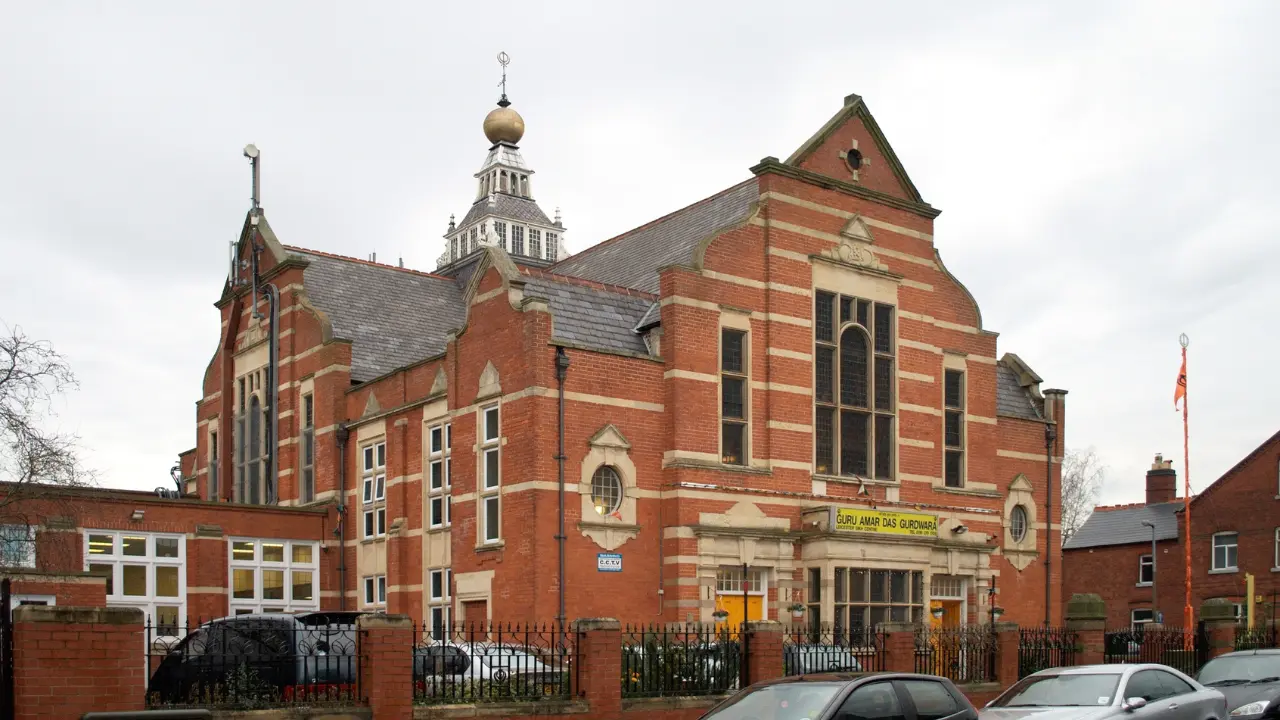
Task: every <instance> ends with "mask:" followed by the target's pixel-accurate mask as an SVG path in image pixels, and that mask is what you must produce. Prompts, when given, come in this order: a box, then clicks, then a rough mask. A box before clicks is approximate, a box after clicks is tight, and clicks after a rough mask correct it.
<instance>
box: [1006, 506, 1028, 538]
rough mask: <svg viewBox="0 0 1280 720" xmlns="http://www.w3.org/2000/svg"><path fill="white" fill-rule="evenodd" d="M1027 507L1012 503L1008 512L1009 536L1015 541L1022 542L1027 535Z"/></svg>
mask: <svg viewBox="0 0 1280 720" xmlns="http://www.w3.org/2000/svg"><path fill="white" fill-rule="evenodd" d="M1028 526H1029V523H1028V522H1027V509H1026V508H1025V507H1023V506H1022V505H1014V506H1013V511H1012V512H1010V513H1009V536H1010V537H1012V538H1013V541H1014V542H1016V543H1020V542H1022V541H1023V540H1024V539H1026V537H1027V527H1028Z"/></svg>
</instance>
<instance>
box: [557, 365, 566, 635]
mask: <svg viewBox="0 0 1280 720" xmlns="http://www.w3.org/2000/svg"><path fill="white" fill-rule="evenodd" d="M568 375H569V356H568V355H567V354H565V351H564V348H562V347H557V348H556V386H557V392H558V395H559V399H558V400H559V430H558V432H557V449H556V464H557V465H558V472H559V481H558V482H559V495H560V518H559V522H560V529H559V532H558V533H557V534H556V543H557V544H558V545H559V550H560V582H559V585H560V588H559V590H560V609H559V612H558V613H557V615H556V620H557V622H558V623H559V625H560V633H561V636H562V640H563V634H564V623H565V609H564V582H565V577H564V543H565V540H566V538H565V534H564V460H565V457H564V381H565V378H566V377H568Z"/></svg>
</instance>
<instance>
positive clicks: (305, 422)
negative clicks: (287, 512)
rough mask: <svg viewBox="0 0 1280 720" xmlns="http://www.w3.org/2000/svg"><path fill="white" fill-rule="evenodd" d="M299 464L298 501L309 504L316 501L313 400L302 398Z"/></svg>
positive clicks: (309, 396) (311, 398)
mask: <svg viewBox="0 0 1280 720" xmlns="http://www.w3.org/2000/svg"><path fill="white" fill-rule="evenodd" d="M300 439H301V447H300V448H299V450H300V452H301V455H302V456H301V458H300V459H301V462H300V463H299V473H298V501H299V502H302V503H309V502H311V501H312V500H315V499H316V423H315V398H314V397H313V396H312V395H311V394H310V393H308V394H306V395H303V396H302V437H301V438H300Z"/></svg>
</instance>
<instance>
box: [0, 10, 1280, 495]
mask: <svg viewBox="0 0 1280 720" xmlns="http://www.w3.org/2000/svg"><path fill="white" fill-rule="evenodd" d="M0 5H2V6H3V17H4V20H3V22H0V103H2V107H3V110H2V111H0V138H3V141H2V142H3V145H4V158H3V161H0V228H2V229H0V321H3V322H4V323H7V324H8V325H11V326H12V325H21V326H22V327H23V329H24V330H25V331H26V332H28V333H30V334H31V335H33V336H35V337H38V338H42V339H46V340H49V341H51V342H52V343H53V344H54V345H55V346H56V347H57V349H59V350H60V351H62V352H63V353H65V354H66V355H67V356H68V357H69V358H70V361H71V362H72V364H73V366H74V369H75V371H76V373H77V374H78V376H79V378H80V380H81V389H80V390H79V391H78V392H76V393H75V394H73V395H71V396H69V397H67V398H66V399H65V401H64V402H63V403H61V405H60V415H59V417H58V419H57V422H59V423H60V424H61V426H62V427H64V428H66V429H69V430H73V431H75V432H78V433H79V434H80V435H81V437H82V438H83V442H84V445H85V448H86V456H87V460H88V462H89V463H90V464H91V465H92V466H94V467H96V468H98V469H99V470H100V471H101V472H102V473H103V482H104V484H106V485H109V486H113V487H127V488H138V489H151V488H153V487H157V486H166V487H168V486H170V482H169V478H168V470H169V467H170V466H171V465H172V464H173V463H174V462H175V460H176V457H177V454H178V452H180V451H182V450H185V449H187V448H189V447H192V446H193V445H194V444H195V428H194V419H195V404H194V403H195V401H196V400H197V399H198V398H199V397H200V392H201V377H202V374H203V371H204V369H205V366H206V365H207V364H208V362H209V358H210V357H211V356H212V353H213V351H214V348H215V346H216V344H217V341H218V312H217V311H216V310H215V309H214V307H213V302H214V301H216V300H217V299H218V296H219V293H220V290H221V286H222V282H223V278H224V277H225V273H226V259H227V254H228V244H229V243H230V242H232V241H233V240H235V239H236V236H237V233H238V231H239V229H240V226H241V223H242V221H243V219H244V214H245V211H246V209H247V206H248V196H249V169H248V165H247V163H246V161H245V160H244V158H243V157H242V156H241V148H242V147H243V146H244V145H245V144H246V143H248V142H253V143H256V144H257V145H258V147H259V148H261V149H262V153H263V183H262V185H263V206H264V207H265V208H266V211H267V215H268V217H269V218H270V219H271V223H272V227H273V228H274V229H275V230H276V231H277V233H278V235H279V236H280V238H281V239H282V240H283V241H284V242H285V243H287V244H292V245H301V246H305V247H310V248H315V249H319V250H325V251H329V252H335V253H342V254H348V255H353V256H357V257H366V256H368V255H369V253H372V252H377V253H378V258H379V260H384V261H392V262H394V261H395V259H396V258H398V257H401V256H402V257H403V258H404V261H405V263H406V264H407V265H409V266H411V267H415V268H419V269H426V270H430V269H434V267H435V259H436V257H437V256H438V255H439V254H440V253H441V251H442V250H443V241H442V239H441V234H442V233H443V232H444V230H445V227H446V224H447V223H448V219H449V215H450V213H457V214H458V215H459V216H461V215H462V214H463V213H465V212H466V208H467V206H468V204H469V203H470V201H471V199H472V193H473V191H474V186H473V180H472V178H471V176H472V174H473V173H474V172H475V171H476V170H478V169H479V167H480V164H481V161H482V160H483V159H484V156H485V153H486V150H487V143H486V141H485V139H484V137H483V135H482V133H481V130H480V124H481V120H482V119H483V118H484V116H485V114H486V113H487V112H488V111H489V110H490V109H491V108H492V107H493V103H494V101H495V100H496V99H497V97H498V88H497V82H498V66H497V63H496V61H495V60H494V56H495V55H496V54H497V52H498V51H499V50H505V51H506V52H507V53H509V54H510V55H511V58H512V62H511V67H510V73H509V89H508V93H509V95H510V97H511V99H512V101H513V102H514V105H515V107H516V108H517V109H518V110H519V111H520V112H521V114H523V116H524V118H525V121H526V125H527V131H526V134H525V138H524V141H523V142H522V143H521V147H522V150H523V152H524V157H525V159H526V161H528V162H529V163H530V164H531V165H532V167H533V168H534V169H535V170H536V171H537V173H538V174H537V176H536V178H535V180H534V194H535V196H536V198H537V199H538V200H539V202H540V203H541V204H542V206H543V207H544V209H545V210H546V211H547V212H548V213H550V212H552V211H553V210H554V208H556V207H560V208H562V209H563V213H564V221H565V224H566V226H567V227H568V229H569V230H568V233H567V236H566V240H567V243H568V246H569V249H570V250H572V251H576V250H581V249H582V248H584V247H586V246H589V245H592V244H595V243H597V242H599V241H600V240H603V239H605V238H608V237H611V236H613V235H615V234H617V233H619V232H622V231H625V230H627V229H629V228H631V227H634V226H636V225H638V224H641V223H644V222H646V221H648V220H651V219H653V218H655V217H658V216H660V215H663V214H665V213H668V212H670V211H672V210H675V209H677V208H679V207H682V206H684V205H686V204H688V203H690V202H692V201H695V200H698V199H700V198H702V197H705V196H707V195H710V194H712V193H714V192H716V191H718V190H720V189H723V188H724V187H726V186H728V185H730V184H732V183H735V182H737V181H739V180H742V179H744V178H746V177H748V175H749V173H748V171H747V168H748V167H750V166H751V165H753V164H755V163H756V162H757V161H758V160H760V158H762V157H765V156H768V155H773V156H777V157H780V158H785V157H786V156H787V155H788V154H790V153H791V152H792V151H793V150H794V149H795V148H796V147H798V146H799V145H800V144H801V143H802V142H803V141H804V140H805V139H806V138H808V137H809V136H810V135H811V134H812V133H813V132H815V131H816V130H817V129H818V128H819V127H820V126H821V125H822V124H823V123H824V122H825V121H826V120H827V119H828V118H829V117H830V116H831V115H832V114H833V113H834V112H836V111H837V110H838V109H839V108H840V105H841V102H842V98H843V97H844V96H845V95H847V94H849V93H858V94H860V95H862V96H863V97H864V98H865V100H866V102H867V104H868V106H869V107H870V109H871V112H872V113H873V114H874V115H875V116H876V118H877V120H878V121H879V123H880V126H881V127H882V128H883V129H884V131H885V133H886V135H887V136H888V138H889V141H890V142H891V143H892V144H893V146H894V148H895V149H896V151H897V153H898V155H899V156H900V157H901V159H902V161H903V163H904V164H905V166H906V168H907V171H908V172H909V173H910V175H911V177H912V179H913V180H914V181H915V184H916V186H917V187H918V188H919V189H920V191H921V193H922V194H923V195H924V197H925V199H926V200H927V201H929V202H930V203H932V204H933V205H934V206H935V207H938V208H940V209H941V210H942V211H943V213H942V215H941V216H940V217H939V218H938V220H937V224H936V236H935V241H936V245H937V247H938V249H939V251H940V252H941V254H942V256H943V258H944V259H945V261H946V262H947V265H948V267H949V268H950V269H951V270H952V271H953V272H954V273H955V274H956V275H957V277H959V278H960V279H961V280H962V281H963V282H964V283H965V284H966V285H967V286H968V288H969V289H970V290H971V291H972V292H973V294H974V295H975V296H976V297H977V299H978V302H979V303H980V305H981V307H982V312H983V320H984V323H985V325H986V327H987V328H989V329H993V330H996V331H998V332H1000V334H1001V335H1000V340H999V344H1000V351H1001V352H1016V353H1018V354H1019V355H1021V356H1022V358H1023V359H1024V360H1026V361H1027V362H1028V363H1029V364H1031V366H1032V367H1033V368H1035V369H1036V370H1037V371H1038V372H1039V373H1040V374H1041V375H1042V376H1043V377H1044V379H1045V382H1046V384H1047V386H1050V387H1062V388H1066V389H1068V390H1069V391H1070V395H1069V396H1068V398H1067V402H1068V414H1069V415H1068V417H1069V420H1068V430H1067V444H1068V446H1069V447H1071V448H1081V449H1083V448H1088V447H1090V446H1092V447H1094V448H1096V450H1097V452H1098V454H1099V455H1100V457H1101V458H1102V460H1103V462H1104V463H1105V464H1106V465H1107V466H1108V474H1107V482H1106V484H1105V486H1104V490H1103V501H1104V502H1109V503H1110V502H1127V501H1135V500H1139V499H1141V496H1142V487H1143V474H1144V472H1145V470H1146V468H1147V467H1148V466H1149V465H1150V463H1151V458H1152V455H1153V454H1154V453H1156V452H1163V453H1165V455H1166V457H1173V458H1175V459H1177V461H1178V462H1177V467H1178V470H1179V475H1181V469H1182V464H1181V457H1182V452H1181V451H1182V434H1181V432H1182V431H1181V423H1180V415H1179V414H1177V413H1175V411H1174V409H1173V403H1172V394H1173V383H1174V377H1175V375H1176V372H1177V367H1178V343H1177V338H1178V334H1179V333H1181V332H1186V333H1187V334H1188V335H1190V337H1191V349H1190V352H1191V363H1190V378H1191V379H1190V383H1191V411H1192V414H1191V434H1192V461H1193V462H1192V481H1193V486H1194V489H1196V490H1199V489H1200V488H1203V487H1204V486H1205V485H1206V484H1207V483H1208V482H1210V481H1212V480H1213V479H1215V478H1216V477H1217V476H1218V475H1220V474H1221V473H1222V472H1224V471H1225V470H1226V469H1228V468H1229V467H1230V466H1231V465H1233V464H1234V463H1235V462H1237V461H1238V460H1239V459H1240V458H1242V457H1243V456H1244V455H1245V454H1246V453H1248V452H1249V451H1250V450H1252V449H1253V448H1254V447H1255V446H1257V445H1258V444H1259V443H1260V442H1261V441H1262V440H1264V439H1265V438H1267V437H1269V436H1270V435H1271V434H1272V433H1273V432H1275V431H1276V430H1277V429H1280V428H1278V426H1277V421H1276V419H1277V412H1276V408H1277V406H1278V404H1280V377H1278V376H1277V372H1276V370H1275V367H1276V358H1277V357H1278V356H1280V339H1278V338H1277V335H1278V333H1277V329H1276V321H1275V316H1276V311H1275V309H1276V307H1277V301H1280V283H1276V282H1274V281H1270V280H1268V278H1269V277H1271V276H1273V275H1274V273H1275V272H1276V270H1275V269H1276V267H1278V266H1280V242H1277V241H1278V240H1280V237H1278V233H1277V230H1278V229H1280V221H1278V220H1277V219H1276V214H1275V213H1274V212H1272V211H1271V209H1272V208H1273V207H1274V204H1275V199H1276V197H1277V196H1280V180H1277V177H1278V176H1280V173H1277V171H1276V168H1277V166H1278V165H1280V141H1278V140H1277V138H1278V137H1280V135H1278V134H1277V132H1276V128H1277V127H1280V51H1278V50H1277V45H1276V43H1275V42H1274V34H1275V29H1276V28H1277V27H1280V3H1275V2H1267V1H1265V0H1263V1H1259V2H1253V3H1249V2H1224V3H1206V2H1171V1H1169V0H1162V1H1160V2H1150V3H1136V2H1135V3H1125V2H1083V1H1081V0H1075V1H1074V2H1071V3H1052V4H1051V3H1026V2H1004V3H996V2H985V3H980V2H965V3H955V2H949V1H946V2H934V3H925V2H916V3H884V2H856V3H855V2H850V1H849V0H838V1H836V2H830V3H821V4H819V3H813V4H806V3H783V4H779V3H755V2H746V1H745V0H740V1H738V2H729V3H722V4H719V5H717V6H713V5H712V4H711V3H702V2H696V3H694V2H687V1H686V2H679V3H674V2H648V3H625V4H618V3H598V2H582V3H557V4H551V3H535V2H521V3H503V2H497V1H496V0H492V1H490V2H485V3H479V4H476V5H467V4H465V3H419V2H403V3H391V2H377V3H372V2H371V3H342V4H339V3H329V2H314V1H308V2H252V3H236V2H229V1H228V0H218V1H217V2H205V3H197V2H181V3H174V2H146V3H144V2H133V3H121V2H111V3H107V2H100V3H90V2H53V1H51V0H41V2H28V3H19V2H17V1H16V0H7V1H6V2H3V3H0ZM464 6H465V7H464ZM614 8H619V9H616V10H615V9H614ZM623 8H625V9H623Z"/></svg>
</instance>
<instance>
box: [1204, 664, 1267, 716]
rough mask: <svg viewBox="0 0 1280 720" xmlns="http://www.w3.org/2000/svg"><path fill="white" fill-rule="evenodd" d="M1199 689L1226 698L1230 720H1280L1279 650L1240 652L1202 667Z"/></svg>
mask: <svg viewBox="0 0 1280 720" xmlns="http://www.w3.org/2000/svg"><path fill="white" fill-rule="evenodd" d="M1196 680H1198V681H1199V682H1200V684H1201V685H1205V686H1207V687H1211V688H1213V689H1215V690H1218V691H1219V692H1221V693H1222V694H1223V695H1225V696H1226V698H1227V707H1228V708H1230V710H1231V717H1233V718H1250V719H1252V718H1263V717H1265V718H1274V717H1280V650H1274V649H1271V650H1241V651H1239V652H1232V653H1227V654H1226V655H1219V656H1218V657H1216V658H1214V659H1212V660H1210V661H1209V662H1207V663H1205V666H1204V667H1202V668H1200V672H1199V673H1198V674H1197V675H1196Z"/></svg>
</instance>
